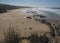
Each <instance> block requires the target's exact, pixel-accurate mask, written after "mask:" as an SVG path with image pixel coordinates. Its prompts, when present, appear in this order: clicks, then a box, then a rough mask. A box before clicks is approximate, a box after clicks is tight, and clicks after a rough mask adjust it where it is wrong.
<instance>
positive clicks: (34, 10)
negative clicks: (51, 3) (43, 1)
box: [23, 8, 60, 20]
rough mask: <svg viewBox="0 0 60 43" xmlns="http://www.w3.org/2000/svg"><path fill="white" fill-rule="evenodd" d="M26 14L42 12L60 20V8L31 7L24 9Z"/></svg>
mask: <svg viewBox="0 0 60 43" xmlns="http://www.w3.org/2000/svg"><path fill="white" fill-rule="evenodd" d="M23 12H24V13H26V14H30V15H33V14H36V15H37V14H42V15H45V16H48V17H49V18H52V19H56V20H60V9H50V8H29V9H25V10H24V11H23Z"/></svg>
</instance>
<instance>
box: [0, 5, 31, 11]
mask: <svg viewBox="0 0 60 43" xmlns="http://www.w3.org/2000/svg"><path fill="white" fill-rule="evenodd" d="M1 8H4V9H6V10H12V9H19V8H30V7H28V6H14V5H8V4H0V9H1Z"/></svg>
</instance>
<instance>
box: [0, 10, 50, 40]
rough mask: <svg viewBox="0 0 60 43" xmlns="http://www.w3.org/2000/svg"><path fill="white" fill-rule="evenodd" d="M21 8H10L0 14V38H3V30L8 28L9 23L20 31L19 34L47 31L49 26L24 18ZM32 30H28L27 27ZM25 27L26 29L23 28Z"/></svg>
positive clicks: (26, 34) (25, 34)
mask: <svg viewBox="0 0 60 43" xmlns="http://www.w3.org/2000/svg"><path fill="white" fill-rule="evenodd" d="M21 10H22V9H16V10H10V11H9V12H6V13H2V14H0V39H1V40H2V39H3V31H4V30H7V29H8V28H9V25H11V26H12V27H14V28H15V29H16V30H18V31H19V33H20V32H21V36H28V35H29V34H30V33H31V32H32V31H34V32H47V31H49V27H48V26H47V25H45V24H43V23H40V22H37V21H35V20H34V19H27V18H24V17H26V16H27V15H26V14H23V13H21ZM30 27H31V28H32V30H29V28H30ZM25 28H27V29H25Z"/></svg>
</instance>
